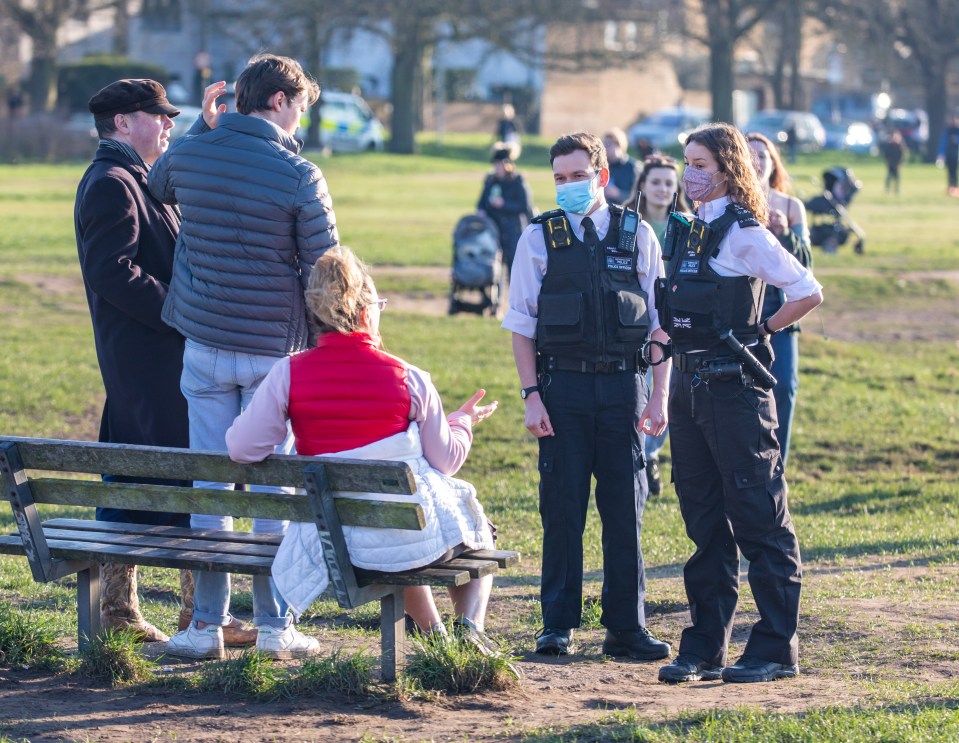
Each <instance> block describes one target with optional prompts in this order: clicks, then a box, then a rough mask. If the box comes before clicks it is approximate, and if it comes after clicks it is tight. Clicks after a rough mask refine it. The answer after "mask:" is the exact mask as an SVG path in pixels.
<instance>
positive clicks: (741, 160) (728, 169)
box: [686, 122, 769, 224]
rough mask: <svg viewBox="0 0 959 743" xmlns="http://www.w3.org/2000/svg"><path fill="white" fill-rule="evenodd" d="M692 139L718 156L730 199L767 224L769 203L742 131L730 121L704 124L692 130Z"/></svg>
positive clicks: (688, 140)
mask: <svg viewBox="0 0 959 743" xmlns="http://www.w3.org/2000/svg"><path fill="white" fill-rule="evenodd" d="M690 142H698V143H699V144H701V145H702V146H703V147H705V148H706V149H707V150H709V151H710V152H711V153H712V155H713V157H714V158H716V162H717V163H718V164H719V172H720V173H725V174H726V182H727V184H728V193H729V198H730V199H731V200H733V201H735V202H736V203H737V204H741V205H742V206H744V207H746V208H747V209H749V211H751V212H752V213H753V215H755V217H756V219H757V220H758V221H759V223H760V224H766V223H767V222H768V221H769V205H768V204H767V203H766V195H765V194H764V193H763V189H762V186H761V185H760V183H759V177H758V176H757V175H756V169H755V168H754V167H753V158H752V155H751V154H750V152H749V146H748V145H747V144H746V138H745V137H744V136H743V134H742V132H740V131H739V130H738V129H737V128H736V127H734V126H732V125H731V124H725V123H721V122H719V123H714V124H703V125H702V126H700V127H699V128H697V129H694V130H693V131H692V133H691V134H690V135H689V137H688V138H687V139H686V145H687V146H688V145H689V143H690Z"/></svg>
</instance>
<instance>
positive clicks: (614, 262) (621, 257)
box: [606, 245, 636, 273]
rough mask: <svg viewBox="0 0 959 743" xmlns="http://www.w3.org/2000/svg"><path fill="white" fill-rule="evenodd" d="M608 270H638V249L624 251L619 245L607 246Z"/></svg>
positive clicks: (626, 271) (624, 271) (625, 271)
mask: <svg viewBox="0 0 959 743" xmlns="http://www.w3.org/2000/svg"><path fill="white" fill-rule="evenodd" d="M606 270H607V271H621V272H623V273H629V272H630V271H635V270H636V250H635V249H634V250H630V251H622V250H620V249H619V246H618V245H607V246H606Z"/></svg>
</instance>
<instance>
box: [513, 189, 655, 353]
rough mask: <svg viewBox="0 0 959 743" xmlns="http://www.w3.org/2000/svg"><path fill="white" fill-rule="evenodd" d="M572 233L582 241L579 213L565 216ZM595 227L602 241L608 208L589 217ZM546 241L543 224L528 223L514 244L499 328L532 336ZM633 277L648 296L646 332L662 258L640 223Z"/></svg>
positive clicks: (648, 229)
mask: <svg viewBox="0 0 959 743" xmlns="http://www.w3.org/2000/svg"><path fill="white" fill-rule="evenodd" d="M566 216H567V217H568V218H569V222H570V225H571V226H572V228H573V232H574V233H575V234H576V236H577V237H578V238H579V239H580V240H583V239H584V233H585V230H584V229H583V219H584V218H585V216H584V215H582V214H567V215H566ZM589 218H590V219H592V220H593V226H594V227H595V228H596V234H597V235H598V236H599V239H600V240H601V241H602V240H604V239H605V238H606V233H607V232H609V222H610V213H609V205H608V204H603V205H602V206H600V207H599V208H598V209H597V210H596V211H594V212H593V213H592V214H590V215H589ZM547 260H548V258H547V252H546V240H545V238H544V236H543V225H541V224H531V225H530V226H529V227H527V228H526V229H525V230H524V231H523V234H522V235H521V236H520V238H519V242H518V243H517V244H516V256H515V257H514V258H513V267H512V269H511V271H510V285H509V310H507V312H506V317H505V318H504V319H503V327H504V328H505V329H506V330H510V331H512V332H514V333H519V334H520V335H523V336H526V337H527V338H535V337H536V318H537V314H538V310H539V293H540V289H541V288H542V286H543V277H544V276H545V275H546V264H547ZM636 275H637V276H638V277H639V283H640V286H642V289H643V291H644V292H646V294H647V296H648V306H649V323H650V325H649V332H650V333H652V332H653V331H654V330H656V328H658V327H659V313H658V312H657V311H656V298H655V296H656V293H655V290H654V288H655V284H656V279H657V278H659V277H660V276H662V275H663V259H662V253H661V251H660V248H659V241H658V240H657V239H656V235H655V233H654V232H653V230H652V228H651V227H650V226H649V225H648V224H647V223H646V222H640V225H639V229H638V230H637V232H636Z"/></svg>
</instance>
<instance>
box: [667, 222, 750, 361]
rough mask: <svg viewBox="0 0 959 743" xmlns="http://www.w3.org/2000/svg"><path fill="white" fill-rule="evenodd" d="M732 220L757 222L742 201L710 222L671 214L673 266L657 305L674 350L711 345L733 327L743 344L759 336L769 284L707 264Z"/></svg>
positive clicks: (669, 246)
mask: <svg viewBox="0 0 959 743" xmlns="http://www.w3.org/2000/svg"><path fill="white" fill-rule="evenodd" d="M734 222H738V223H739V226H740V227H758V226H759V222H758V221H756V218H755V217H754V216H753V214H752V212H750V211H749V210H748V209H746V208H744V207H742V206H740V205H739V204H729V205H728V206H727V207H726V211H725V212H723V214H722V215H720V216H719V217H718V218H717V219H714V220H713V221H712V222H709V223H706V222H704V221H703V220H701V219H699V218H698V217H694V216H693V215H691V214H681V213H678V212H674V213H672V214H670V215H669V223H668V225H667V228H666V239H665V240H664V241H663V242H664V243H665V245H664V252H663V254H664V257H668V259H669V265H670V271H669V275H668V276H667V277H666V278H665V279H660V281H659V282H658V284H657V303H656V306H657V307H658V308H660V309H659V318H660V322H661V323H662V326H663V329H664V330H665V331H666V332H667V333H668V334H669V337H670V338H671V339H672V342H673V351H674V352H678V353H685V352H688V351H695V350H704V349H709V348H711V347H713V346H716V345H718V344H719V343H720V340H719V335H720V333H722V332H724V331H726V330H729V329H732V331H733V333H734V334H735V336H736V338H738V339H739V340H740V341H741V342H743V343H747V342H749V341H752V340H755V339H756V338H758V337H759V322H760V319H761V318H760V310H761V308H762V306H763V295H764V292H765V287H766V285H765V283H764V282H763V281H762V279H759V278H756V277H754V276H720V275H719V274H718V273H716V271H714V270H713V269H712V268H711V267H710V266H709V259H710V258H712V257H715V256H716V255H717V254H718V253H719V243H720V242H721V241H722V239H723V237H724V236H725V235H726V232H728V230H729V228H730V227H731V226H732V225H733V223H734Z"/></svg>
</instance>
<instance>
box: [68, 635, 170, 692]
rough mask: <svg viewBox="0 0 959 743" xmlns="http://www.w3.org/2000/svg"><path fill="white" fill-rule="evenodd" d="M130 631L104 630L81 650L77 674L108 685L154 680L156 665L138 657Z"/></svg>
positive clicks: (140, 656) (133, 637)
mask: <svg viewBox="0 0 959 743" xmlns="http://www.w3.org/2000/svg"><path fill="white" fill-rule="evenodd" d="M138 637H139V636H138V635H137V633H136V632H133V631H132V630H120V631H117V630H106V631H104V632H103V633H102V634H100V635H97V636H96V637H94V638H93V640H91V641H90V642H89V643H88V644H87V646H86V647H85V648H83V649H82V650H81V651H80V655H79V659H78V660H79V662H78V664H77V673H79V674H80V675H82V676H86V677H87V678H90V679H93V680H94V681H106V682H109V684H110V685H111V686H124V685H126V684H136V683H147V682H151V681H153V680H154V679H155V678H156V664H155V663H154V662H153V661H151V660H149V659H147V658H144V657H143V656H142V655H140V652H139V649H138V646H139V639H138Z"/></svg>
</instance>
